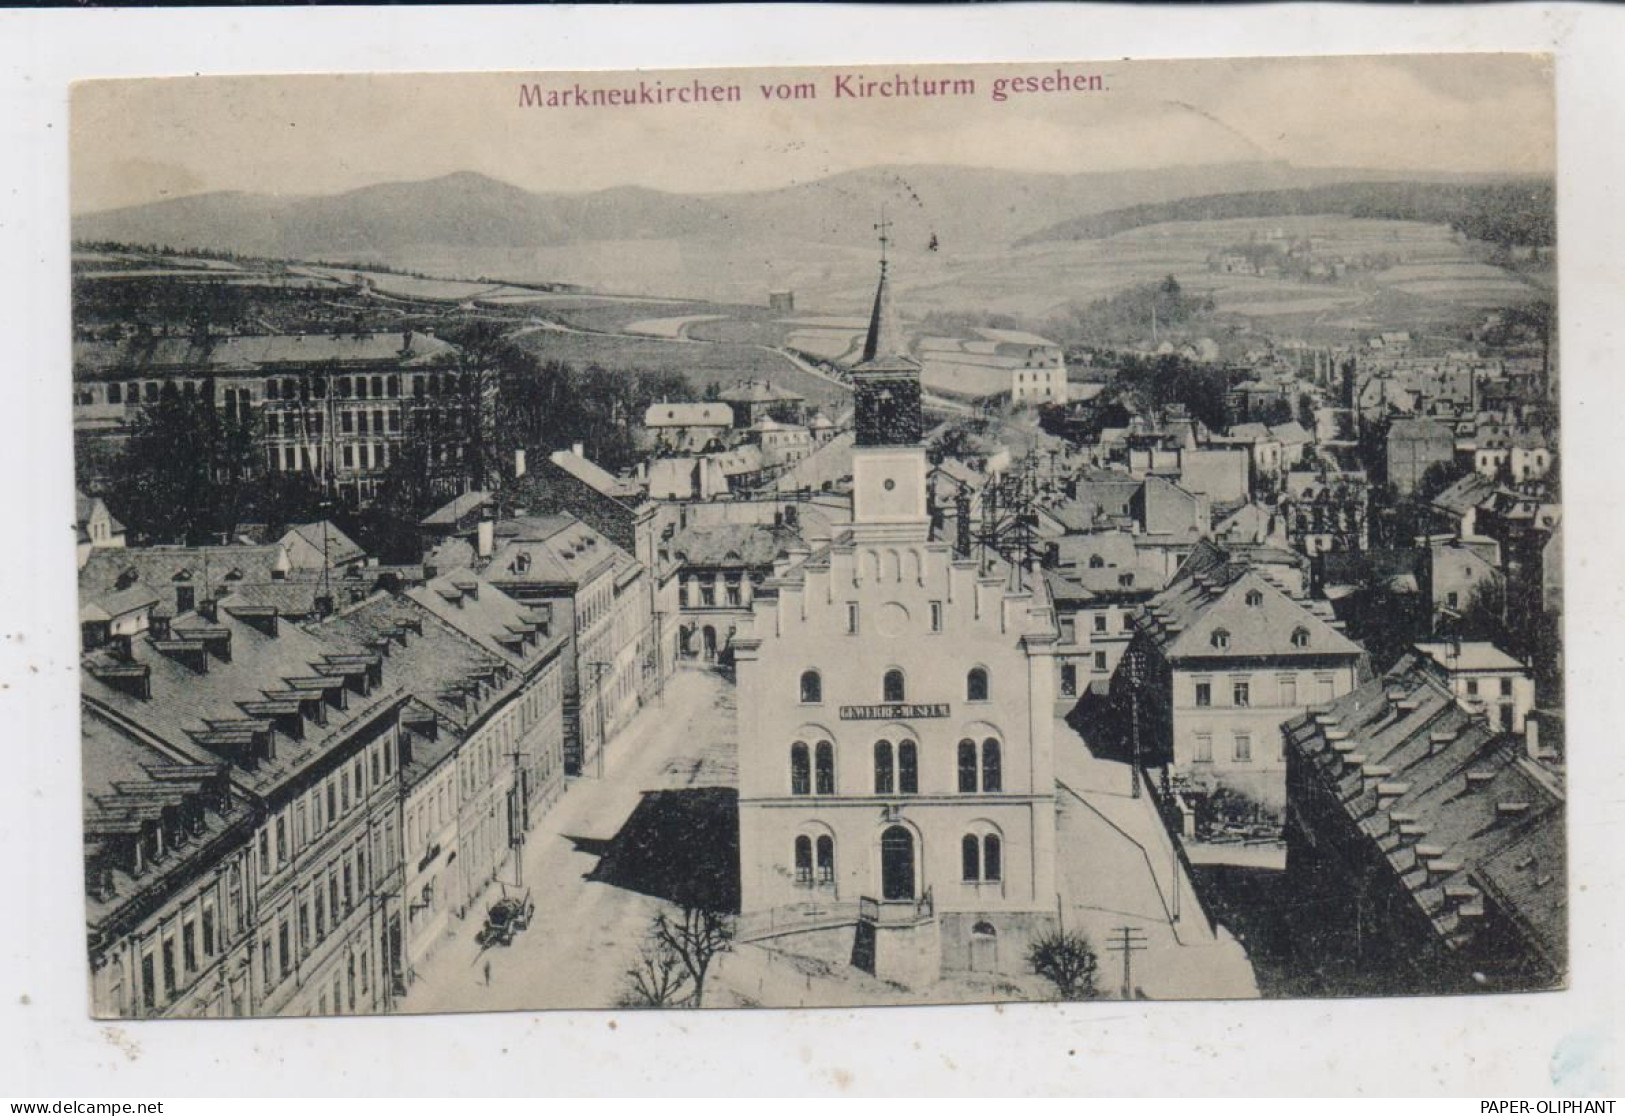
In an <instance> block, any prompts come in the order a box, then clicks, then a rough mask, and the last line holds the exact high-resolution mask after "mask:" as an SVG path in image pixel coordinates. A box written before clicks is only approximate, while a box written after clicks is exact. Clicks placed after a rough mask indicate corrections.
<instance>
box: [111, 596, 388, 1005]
mask: <svg viewBox="0 0 1625 1116" xmlns="http://www.w3.org/2000/svg"><path fill="white" fill-rule="evenodd" d="M81 674H82V694H83V702H84V707H85V709H86V711H87V713H88V715H89V716H91V717H94V718H96V719H97V720H99V721H101V722H105V723H107V724H109V725H112V726H114V728H115V729H116V730H117V731H118V732H119V733H121V734H123V735H124V736H127V737H130V738H133V739H135V740H137V741H139V742H140V743H141V744H142V745H143V746H145V747H147V748H149V749H151V750H153V751H154V752H156V753H158V754H160V755H162V756H164V757H169V758H171V759H173V760H174V761H175V762H176V763H177V764H180V765H192V766H204V767H216V768H219V769H221V770H223V771H224V772H225V778H226V779H227V780H228V781H229V785H230V789H231V792H232V800H233V802H234V803H235V802H241V803H242V806H243V808H244V809H245V810H246V813H247V821H246V826H245V829H244V830H243V832H242V836H243V837H244V838H245V839H246V844H244V845H239V846H236V847H235V848H234V850H233V851H232V852H231V854H230V855H229V856H227V857H225V858H223V861H222V863H221V864H220V867H221V868H222V869H223V871H224V873H225V875H224V891H223V894H224V895H225V896H226V902H227V904H228V909H229V911H230V912H231V913H230V917H229V918H228V919H227V924H228V926H230V927H231V928H232V929H233V931H235V930H237V929H238V928H240V937H241V940H242V941H243V942H245V943H246V944H245V945H243V946H242V951H243V952H242V953H241V954H238V953H234V954H233V955H232V956H233V957H234V958H236V959H238V960H241V959H242V957H243V956H246V959H247V965H246V968H239V967H235V966H236V962H235V961H234V962H232V963H231V966H232V967H228V968H226V969H223V970H221V978H222V980H223V982H224V1000H223V1002H224V1003H225V1004H227V1005H229V1010H230V1011H231V1012H232V1013H240V1014H249V1015H318V1014H339V1013H350V1012H359V1013H367V1012H376V1011H380V1010H387V1009H388V1007H389V1005H390V1003H391V1001H392V997H393V991H394V981H393V979H392V978H393V976H394V974H395V973H396V972H397V971H398V970H399V968H400V957H399V950H400V942H401V923H400V920H401V898H402V896H401V886H402V872H401V863H400V849H401V844H400V828H399V827H400V771H399V764H398V756H399V732H400V713H401V710H402V707H403V706H404V705H405V704H406V703H407V701H408V700H409V698H408V695H407V694H406V693H405V692H404V691H403V690H402V688H401V686H400V685H399V683H398V682H397V681H396V680H394V679H392V678H391V677H390V675H389V672H388V671H387V670H386V668H385V665H384V660H383V658H382V656H381V655H380V654H379V653H378V652H377V651H374V650H370V649H368V648H366V647H364V646H361V645H359V644H354V643H351V642H349V641H344V640H336V639H323V638H318V637H317V636H314V635H312V634H310V633H308V632H306V631H303V630H302V629H300V628H298V627H297V626H295V625H292V624H288V623H285V622H283V621H282V620H281V618H280V617H279V616H278V614H277V612H276V610H275V609H274V608H272V607H270V606H265V605H250V604H240V603H233V602H230V601H227V602H224V603H221V602H217V601H214V600H212V599H208V600H204V601H202V602H200V603H199V605H198V607H197V608H196V610H194V611H191V612H186V613H182V614H180V615H175V616H161V615H157V614H156V613H154V614H152V615H150V616H149V620H148V624H147V627H146V629H145V631H144V632H142V633H141V634H140V635H134V636H118V637H114V638H111V639H110V640H109V641H108V642H107V643H106V644H105V645H102V646H100V647H97V648H95V649H94V650H92V651H89V652H88V653H87V654H86V655H85V657H84V659H83V661H82V670H81ZM148 774H149V775H150V774H153V772H152V771H151V770H149V771H148ZM115 789H116V790H117V791H118V793H119V794H120V795H122V794H123V792H124V783H123V781H122V780H121V781H120V782H118V783H116V784H115ZM147 840H149V841H150V840H151V838H147ZM165 847H167V846H165V845H163V844H162V843H161V841H160V843H159V844H157V845H150V844H149V845H148V851H149V852H156V853H161V852H162V850H163V848H165ZM125 863H126V864H127V865H134V864H136V863H138V862H133V861H126V862H125ZM214 867H215V865H213V864H210V865H209V868H210V870H211V871H212V870H214ZM119 882H120V880H119V877H118V876H117V874H115V876H114V880H113V883H114V885H115V887H116V886H117V885H118V884H119ZM239 886H240V888H241V895H242V904H243V906H242V910H243V912H244V915H243V918H242V920H241V922H240V923H239V922H238V920H237V918H236V911H237V906H236V898H235V893H236V889H237V888H238V887H239ZM205 898H207V896H202V897H200V898H199V904H198V935H199V938H198V949H199V950H200V951H201V950H202V948H203V938H204V934H203V927H202V911H203V909H204V908H203V899H205ZM215 903H216V907H215V909H216V910H217V911H218V903H219V895H218V894H217V895H216V897H215ZM219 917H220V916H219V915H218V914H217V915H216V918H217V919H218V918H219ZM228 937H229V935H228ZM229 940H230V942H231V945H232V948H233V949H234V950H235V949H237V948H238V945H237V942H238V940H239V939H238V938H229ZM177 941H178V942H179V949H180V951H181V965H182V968H183V969H184V964H185V953H186V931H185V920H184V917H183V919H182V923H181V926H180V930H179V937H178V938H177ZM93 942H94V939H93ZM219 942H220V940H219V939H218V937H217V943H216V944H217V946H218V944H219ZM148 944H149V943H146V942H132V943H129V948H128V949H127V950H126V954H127V956H128V957H130V958H139V957H140V956H141V950H143V949H145V948H146V947H147V945H148ZM108 945H109V943H106V942H102V943H101V946H102V948H101V950H100V952H99V954H98V953H97V951H96V950H95V949H94V948H93V955H99V956H101V957H108V956H113V955H114V954H116V952H117V949H124V948H126V947H124V946H118V947H117V949H115V950H114V951H113V952H112V953H110V952H109V951H108V949H107V948H106V947H107V946H108ZM155 956H157V958H158V962H157V964H158V965H159V968H160V970H161V968H162V964H163V956H164V952H163V940H162V939H161V938H160V940H159V942H158V949H157V953H156V954H155ZM200 956H201V954H200ZM134 965H135V967H134V968H130V969H127V970H126V971H127V972H139V971H141V970H140V963H139V961H136V962H134ZM111 987H112V985H111V984H110V983H109V982H107V981H106V980H104V979H102V978H100V977H98V976H97V975H96V974H93V988H96V989H98V990H100V991H104V992H105V991H106V990H108V989H110V988H111ZM124 987H125V988H133V987H135V984H134V982H133V981H132V982H131V983H128V984H125V985H124ZM95 1009H96V1011H97V1013H98V1014H105V1015H109V1016H114V1015H127V1016H141V1015H145V1014H149V1012H148V1010H147V1008H146V999H145V993H144V990H143V991H142V992H141V993H140V994H139V995H132V994H126V995H125V997H124V999H123V1000H122V1001H113V1000H104V1001H101V1002H98V1003H97V1004H96V1005H95Z"/></svg>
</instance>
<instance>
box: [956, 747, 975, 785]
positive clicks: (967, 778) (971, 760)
mask: <svg viewBox="0 0 1625 1116" xmlns="http://www.w3.org/2000/svg"><path fill="white" fill-rule="evenodd" d="M959 793H960V794H975V793H976V741H974V740H961V741H960V742H959Z"/></svg>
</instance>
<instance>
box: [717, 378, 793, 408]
mask: <svg viewBox="0 0 1625 1116" xmlns="http://www.w3.org/2000/svg"><path fill="white" fill-rule="evenodd" d="M717 395H718V398H720V399H722V400H724V401H725V402H728V403H799V402H801V401H802V400H803V399H805V398H806V397H805V396H802V395H797V394H796V393H795V392H793V391H788V390H786V389H784V388H781V387H778V386H777V385H775V384H771V383H768V382H767V381H766V380H744V381H741V382H740V383H738V384H735V385H734V386H733V387H731V388H724V389H723V390H722V391H720V392H718V393H717Z"/></svg>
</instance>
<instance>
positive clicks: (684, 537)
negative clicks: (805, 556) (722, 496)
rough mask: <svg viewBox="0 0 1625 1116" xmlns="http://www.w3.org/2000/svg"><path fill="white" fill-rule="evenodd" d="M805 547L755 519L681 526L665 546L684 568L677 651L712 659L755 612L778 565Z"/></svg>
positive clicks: (788, 534) (782, 530)
mask: <svg viewBox="0 0 1625 1116" xmlns="http://www.w3.org/2000/svg"><path fill="white" fill-rule="evenodd" d="M801 547H802V541H801V539H800V537H799V536H797V535H796V534H795V532H793V531H790V530H789V529H788V528H785V527H782V526H771V525H765V524H757V523H707V524H695V525H692V526H689V527H685V528H683V529H682V530H681V531H678V532H677V533H676V534H674V535H673V537H672V538H671V540H670V541H669V542H668V543H667V544H666V548H667V550H668V552H669V553H670V554H671V556H672V558H673V560H674V561H676V562H677V563H678V565H679V566H680V568H681V571H682V572H681V574H680V575H679V577H680V584H681V587H682V588H681V597H680V615H681V617H682V629H681V637H680V645H679V654H680V655H681V656H682V658H684V659H702V660H703V661H705V662H714V661H716V659H717V657H718V656H719V655H721V654H723V653H724V652H726V651H728V650H729V649H730V646H731V643H732V639H733V636H734V634H735V633H736V632H737V631H738V629H739V626H740V625H741V624H743V623H744V622H745V621H746V620H747V619H748V618H749V617H750V615H751V612H752V609H753V607H754V604H755V600H756V597H757V596H758V595H760V594H761V593H762V591H763V587H764V585H765V583H766V582H767V580H768V578H770V577H772V576H773V567H774V564H775V563H776V562H778V561H780V560H782V559H783V558H785V557H786V556H787V555H788V554H789V553H790V552H791V550H792V549H797V548H801Z"/></svg>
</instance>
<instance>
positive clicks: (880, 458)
mask: <svg viewBox="0 0 1625 1116" xmlns="http://www.w3.org/2000/svg"><path fill="white" fill-rule="evenodd" d="M877 227H878V228H879V230H880V283H879V286H878V287H877V288H876V289H875V305H874V310H873V312H872V313H871V314H870V317H869V334H868V337H867V339H866V340H865V341H864V345H863V361H862V362H861V363H860V364H858V365H857V366H856V367H854V368H853V369H852V373H851V379H852V393H853V397H854V405H855V410H856V414H855V417H854V426H855V427H856V436H857V437H856V445H855V448H854V450H853V455H852V527H853V536H854V538H861V539H865V540H876V541H878V540H882V539H892V540H897V541H924V540H925V538H926V537H927V535H928V534H929V531H930V514H929V512H928V510H927V508H926V460H925V447H924V446H923V445H922V444H921V435H922V432H923V431H922V418H921V413H920V362H919V361H917V360H915V359H914V358H913V357H912V356H910V355H909V353H908V345H907V342H906V341H905V339H904V337H903V331H902V328H901V327H900V325H899V324H898V320H897V310H896V308H895V307H894V305H893V304H892V296H891V278H890V275H889V273H888V272H889V268H890V263H889V261H888V260H887V258H886V247H887V244H888V242H889V239H890V238H889V236H888V232H889V230H890V228H891V225H890V223H889V222H888V221H887V220H886V219H885V217H884V216H882V217H881V220H880V224H879V225H878V226H877Z"/></svg>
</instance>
